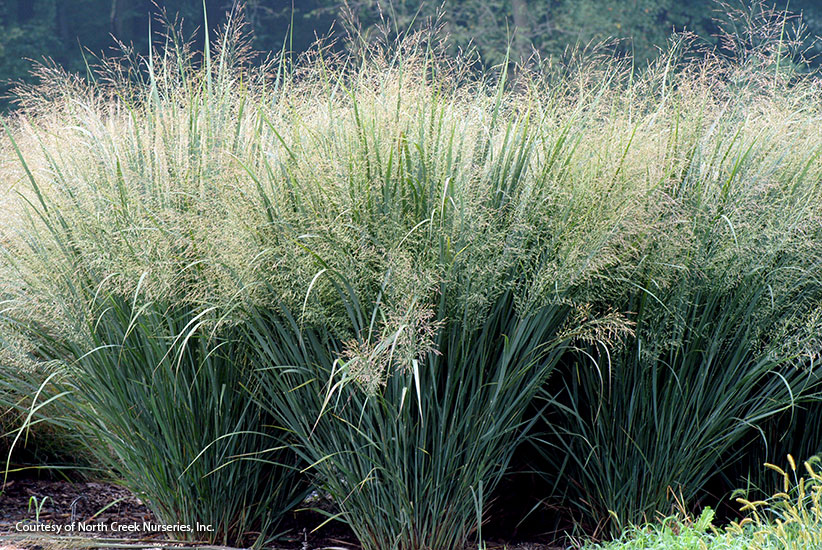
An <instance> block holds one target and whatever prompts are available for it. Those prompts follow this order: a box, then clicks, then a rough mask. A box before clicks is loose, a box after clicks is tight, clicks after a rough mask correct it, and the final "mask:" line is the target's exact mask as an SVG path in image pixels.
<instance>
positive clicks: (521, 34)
mask: <svg viewBox="0 0 822 550" xmlns="http://www.w3.org/2000/svg"><path fill="white" fill-rule="evenodd" d="M750 4H751V3H750V1H748V0H730V1H729V2H727V3H718V2H717V1H716V0H623V1H619V0H450V1H447V2H445V3H442V2H441V1H440V0H427V1H423V2H420V0H350V1H349V2H341V1H339V0H247V1H246V2H244V5H245V12H246V19H247V21H248V23H249V27H250V30H251V31H252V36H253V47H254V48H255V49H256V50H258V51H260V52H263V53H265V52H271V51H277V52H279V51H281V49H282V48H283V45H284V44H285V45H286V46H287V47H288V48H289V49H290V50H292V51H295V52H300V51H304V50H305V49H307V48H308V47H310V46H311V44H312V43H313V42H314V41H315V40H316V38H317V37H324V36H328V35H329V34H332V35H333V36H335V37H337V38H340V40H338V41H337V42H336V47H345V44H346V41H345V39H344V38H345V36H346V34H347V32H349V31H350V30H351V29H352V28H355V27H356V28H358V29H359V30H360V32H361V34H360V35H359V36H362V37H365V38H366V39H367V40H371V39H375V38H376V37H379V36H385V35H386V30H387V31H388V34H389V35H390V34H391V33H396V32H397V31H398V30H399V31H402V30H404V29H408V28H411V27H414V26H424V25H430V24H431V21H432V20H436V21H439V22H440V23H441V25H442V27H443V29H444V35H447V36H448V37H449V41H448V44H449V48H451V50H452V51H456V50H457V49H460V48H462V49H467V48H476V50H477V51H478V53H479V54H480V55H481V58H482V61H483V63H485V64H495V63H499V62H500V61H501V60H503V59H505V54H506V51H507V50H508V45H509V44H510V46H511V50H510V51H511V53H512V58H514V59H519V58H521V57H529V56H530V55H532V54H533V53H534V52H536V53H538V54H539V55H540V56H541V57H542V58H548V57H551V56H557V55H561V54H562V52H563V51H564V50H565V49H566V48H567V47H568V46H569V45H574V44H577V43H582V44H587V43H589V42H597V41H600V40H605V39H608V38H622V39H629V40H624V41H621V42H619V43H618V44H617V45H616V46H615V49H616V51H618V52H619V51H622V52H625V53H632V54H633V55H634V56H635V59H636V60H637V64H642V63H644V62H646V61H647V60H648V59H650V58H652V57H653V56H654V52H655V51H656V46H657V45H660V44H664V43H665V41H666V40H667V38H668V37H669V36H670V35H671V32H672V31H673V30H677V31H682V30H690V31H692V32H694V33H695V34H696V35H698V36H699V37H700V40H702V41H704V42H705V43H706V44H707V45H714V44H719V42H720V41H719V40H718V38H717V29H718V26H717V19H720V20H721V19H722V18H723V17H724V15H725V12H727V11H729V10H731V9H740V8H741V9H742V10H743V11H744V10H748V9H750ZM764 4H765V5H766V6H768V7H773V8H776V9H780V10H783V9H785V8H788V9H789V10H790V11H791V12H794V13H796V14H801V15H802V22H803V24H804V25H806V26H807V29H808V34H809V36H810V37H811V38H813V36H818V35H820V34H822V2H819V1H818V0H793V1H790V2H774V1H766V2H764ZM205 5H206V8H207V10H206V11H207V13H208V14H209V15H208V18H209V27H211V28H212V29H214V28H216V27H219V26H220V25H221V24H222V23H223V22H224V21H225V15H226V13H227V12H228V11H229V10H231V9H232V8H233V7H234V2H232V1H227V0H206V1H205ZM163 13H165V14H166V17H167V18H168V19H171V20H176V19H177V18H178V17H179V18H180V20H181V23H182V25H183V28H184V29H185V31H186V33H187V34H188V35H190V36H191V37H192V39H193V40H195V41H196V43H198V44H199V43H201V40H202V34H201V33H202V28H203V26H204V25H203V3H202V0H167V1H158V2H154V1H152V0H0V94H2V95H3V96H4V97H3V99H2V107H3V108H4V109H5V108H8V107H9V106H10V105H11V104H10V102H9V98H8V97H7V96H8V92H9V90H10V89H11V88H13V82H15V81H20V80H26V79H28V78H29V75H28V73H29V70H30V69H31V67H32V62H43V61H44V60H53V61H54V62H55V63H57V64H59V65H61V66H63V67H65V68H66V69H68V70H70V71H77V72H80V73H84V72H85V61H84V54H85V56H86V58H87V59H88V58H91V57H93V56H99V55H110V54H111V53H112V52H113V51H116V41H115V40H114V37H116V38H117V39H119V40H121V41H122V42H123V43H125V44H126V45H131V46H133V47H134V48H135V50H136V51H137V52H138V53H141V52H145V51H146V50H147V47H148V40H149V21H151V20H155V19H157V18H158V17H160V16H162V14H163ZM798 21H799V20H798V19H796V20H793V21H792V23H791V24H796V23H797V22H798ZM154 28H155V29H158V28H161V25H159V24H155V25H154ZM292 28H293V33H290V32H289V29H292ZM515 29H516V32H515ZM157 39H158V37H156V36H155V40H157ZM808 47H809V55H811V56H813V55H814V54H816V53H818V52H819V51H822V49H820V48H819V46H818V44H814V43H813V42H812V40H809V41H808Z"/></svg>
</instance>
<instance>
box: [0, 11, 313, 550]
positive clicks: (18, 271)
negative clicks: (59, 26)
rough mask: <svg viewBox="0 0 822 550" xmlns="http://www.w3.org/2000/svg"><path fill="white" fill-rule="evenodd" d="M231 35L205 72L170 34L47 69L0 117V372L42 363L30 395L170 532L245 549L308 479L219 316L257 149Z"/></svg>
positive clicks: (253, 93)
mask: <svg viewBox="0 0 822 550" xmlns="http://www.w3.org/2000/svg"><path fill="white" fill-rule="evenodd" d="M236 32H237V26H236V24H232V25H230V26H229V27H228V28H227V29H226V32H225V34H224V36H223V37H222V38H220V39H219V40H217V41H216V42H215V44H216V45H217V46H218V48H217V49H216V51H215V52H214V56H212V55H211V52H210V51H209V47H208V45H207V46H206V52H205V56H204V60H203V63H202V64H197V63H195V62H194V61H193V59H194V55H193V54H192V53H190V52H189V51H188V50H187V46H186V45H185V43H184V42H183V41H181V40H180V38H179V35H178V34H176V33H175V32H173V30H171V31H170V32H169V34H168V35H167V36H166V37H165V45H164V47H163V48H161V49H159V50H155V51H154V52H152V54H151V55H150V56H149V57H148V58H147V59H143V58H139V57H131V58H130V57H128V55H130V54H129V52H128V51H126V52H125V53H126V54H127V55H126V57H125V58H123V59H115V60H108V61H104V62H103V64H102V65H101V67H99V69H98V72H97V73H95V74H93V75H92V77H91V80H90V81H88V82H86V81H83V80H80V79H79V78H77V77H74V76H72V75H67V74H63V73H62V72H61V71H59V70H57V69H53V68H50V67H44V68H41V69H40V77H41V84H40V85H39V86H37V87H35V88H32V89H25V90H21V92H20V110H19V111H18V112H17V113H15V114H14V115H13V116H11V117H9V118H7V119H6V120H4V123H3V124H4V129H5V135H4V140H3V154H4V159H3V164H2V166H3V172H2V181H3V182H4V187H8V192H9V194H8V195H7V196H6V197H4V209H5V211H6V213H7V214H8V215H7V216H6V217H4V219H3V221H4V222H5V223H3V225H2V227H0V229H2V236H0V243H2V260H0V272H2V275H0V285H2V286H1V287H0V295H2V303H3V308H2V311H0V316H1V317H0V326H2V332H3V336H2V342H3V343H4V349H3V355H4V356H5V357H6V358H8V359H9V361H7V362H4V363H2V367H3V368H4V369H6V368H7V369H9V371H10V373H11V374H12V375H13V374H14V370H13V369H15V368H26V365H29V364H34V366H35V367H37V368H39V369H40V372H46V373H47V375H48V378H47V381H48V384H47V385H46V384H44V387H43V389H44V393H43V397H42V398H41V400H45V399H51V398H53V397H58V396H59V397H60V398H61V400H63V401H66V400H68V401H67V403H68V406H67V408H68V409H69V413H67V416H68V421H71V422H73V423H74V425H75V426H78V427H79V428H81V429H82V430H83V433H84V434H89V438H88V440H87V441H86V443H87V445H88V447H89V448H90V449H91V451H92V452H94V453H95V454H96V455H97V457H98V458H99V459H100V460H101V461H102V462H103V463H104V464H106V465H107V466H108V467H109V468H110V470H111V471H112V472H113V473H114V474H115V475H116V476H117V477H119V478H121V479H122V481H123V483H124V485H126V486H127V487H129V488H130V489H132V490H133V491H134V492H135V493H136V494H137V495H138V496H139V497H140V498H142V499H144V500H145V501H146V503H147V504H148V505H149V506H150V507H151V509H152V510H153V511H154V513H155V514H156V517H157V519H158V520H159V521H160V522H162V523H165V524H169V525H178V524H179V525H183V526H188V527H189V528H190V529H191V530H190V531H185V530H183V531H175V532H174V533H173V535H172V536H175V537H179V538H185V539H196V540H204V541H209V542H213V543H220V544H231V545H246V544H251V543H254V542H255V541H256V542H257V543H262V542H264V541H265V540H268V538H269V537H270V536H272V535H274V534H275V533H276V526H277V524H278V522H279V520H280V519H281V518H282V517H283V515H284V514H285V513H286V512H288V511H289V510H290V509H291V508H292V507H293V506H294V505H295V504H296V503H297V502H299V501H300V500H301V497H302V496H303V495H304V494H305V490H306V486H305V484H304V482H303V476H301V475H300V474H299V472H298V470H299V468H301V467H302V466H301V465H299V463H298V461H297V459H296V457H295V455H294V453H292V452H291V451H290V450H289V449H288V443H287V440H288V437H287V436H286V434H285V432H284V431H283V430H282V429H280V428H278V425H279V424H278V422H277V420H276V419H274V418H272V417H271V416H270V415H269V414H268V413H266V412H264V411H263V410H261V409H260V408H259V407H258V406H256V405H255V404H254V403H253V402H252V401H251V400H249V399H248V390H249V389H250V388H252V387H253V381H252V379H251V376H250V372H251V371H252V369H253V365H251V364H250V358H249V356H248V350H247V347H246V346H245V345H244V344H243V339H242V337H241V335H240V333H239V332H238V329H237V328H236V320H235V319H233V317H232V313H231V308H230V303H231V296H232V294H234V293H236V292H237V291H238V289H242V288H243V287H244V285H245V282H244V281H243V279H242V277H243V273H240V272H234V271H232V268H233V267H234V266H238V265H242V264H243V263H244V262H245V261H246V258H244V257H243V254H244V253H245V252H246V251H247V250H248V243H246V242H244V241H243V238H244V237H245V235H244V234H243V233H242V231H240V230H239V229H241V228H242V219H243V216H242V215H241V214H240V213H238V212H237V210H236V209H235V205H236V204H237V197H242V196H243V194H244V193H246V192H247V191H248V190H249V187H248V186H243V185H240V186H238V185H236V184H237V182H239V181H247V178H246V177H245V175H244V174H245V172H244V171H243V170H242V168H241V161H240V160H239V159H240V157H243V156H244V155H247V154H248V153H249V151H253V150H254V148H255V147H256V145H255V139H254V136H255V129H256V127H249V126H248V122H249V121H248V117H244V115H243V113H244V112H252V113H256V109H257V108H258V106H259V105H260V104H261V102H260V101H259V100H258V99H257V98H259V97H260V94H261V93H262V90H263V89H264V86H263V84H262V77H260V76H259V75H258V73H257V72H256V69H251V68H249V67H248V66H247V64H246V63H245V58H244V55H245V50H244V46H243V42H242V41H241V40H239V39H238V35H237V34H236ZM260 71H263V69H260ZM245 105H248V106H249V107H248V111H245ZM257 120H258V119H256V118H255V122H256V121H257ZM13 194H16V195H17V197H18V199H19V200H17V201H13V200H11V199H12V197H13ZM232 195H233V196H232ZM253 253H254V254H256V253H258V251H255V252H253ZM226 256H228V257H236V258H237V259H236V261H235V262H233V263H229V262H226V261H223V260H224V257H226ZM7 342H12V343H14V344H15V345H14V346H6V345H5V344H6V343H7ZM17 365H20V367H17ZM45 376H46V375H44V377H45ZM52 388H54V389H53V391H52ZM197 524H199V525H201V526H204V527H202V528H200V529H198V528H197Z"/></svg>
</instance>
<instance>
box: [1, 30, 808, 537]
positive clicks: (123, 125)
mask: <svg viewBox="0 0 822 550" xmlns="http://www.w3.org/2000/svg"><path fill="white" fill-rule="evenodd" d="M232 21H233V23H231V24H230V25H229V27H228V28H227V29H226V32H225V33H223V35H221V36H220V37H219V38H217V39H216V40H213V41H210V42H207V43H206V44H205V50H204V52H203V55H202V56H201V57H198V56H197V55H196V54H194V53H192V52H191V51H190V50H189V46H188V44H187V43H186V42H185V41H184V40H182V39H181V38H180V37H179V35H178V34H177V33H175V32H173V31H172V32H168V33H167V35H166V36H164V37H163V38H162V39H161V40H160V43H162V47H158V48H157V49H156V50H154V51H152V53H151V54H150V55H149V56H148V57H147V58H141V57H139V56H133V55H131V54H129V52H128V51H126V54H127V55H126V57H125V58H123V59H118V60H109V61H107V62H104V63H103V65H102V66H101V67H100V68H99V70H98V72H97V73H92V77H91V78H90V79H89V80H87V81H84V80H81V79H79V78H77V77H74V76H72V75H66V74H63V73H62V72H61V71H59V70H56V69H53V68H49V67H45V68H42V69H41V77H42V83H41V84H40V85H39V86H37V87H35V88H31V89H24V90H21V92H20V95H19V102H20V111H19V112H18V113H17V114H15V115H14V116H12V117H7V118H6V119H5V120H4V125H5V140H4V142H3V149H2V164H0V178H2V181H4V182H10V183H9V184H8V185H9V186H10V187H12V188H13V190H14V192H16V193H17V197H18V199H17V200H15V201H9V204H8V205H7V206H4V208H6V210H7V211H8V213H9V215H8V216H7V217H6V218H4V221H3V224H2V225H0V232H1V233H0V246H2V252H3V254H2V256H0V285H2V286H0V299H2V303H3V304H4V306H3V309H2V311H0V331H2V333H1V334H2V338H3V340H2V341H3V342H8V343H14V345H13V346H12V345H4V348H3V353H4V355H3V356H2V359H0V360H2V361H3V362H2V363H0V367H2V368H4V369H6V372H8V373H10V375H12V376H13V375H14V372H15V371H14V368H16V365H18V364H23V363H26V364H34V365H35V366H37V367H38V368H44V367H45V366H47V367H48V369H49V370H48V371H47V372H49V375H50V376H51V378H50V379H49V381H50V383H51V382H53V383H54V386H53V387H54V391H55V392H56V393H55V394H52V395H56V394H63V395H62V396H61V398H62V399H65V400H67V402H68V403H70V404H71V408H72V409H73V410H74V411H75V412H74V414H69V415H67V418H69V419H70V421H72V422H75V423H77V425H80V426H83V427H84V428H85V429H87V430H89V431H91V432H92V433H94V434H96V439H95V440H93V441H92V443H91V447H92V448H93V449H94V450H95V451H96V452H97V454H98V456H99V458H100V459H101V460H102V461H104V462H106V463H107V464H108V465H109V467H110V468H111V469H112V470H113V471H115V472H116V473H117V474H118V475H120V476H121V477H122V478H123V480H124V483H125V484H126V485H128V486H129V487H131V488H132V489H133V490H134V491H135V492H137V493H138V494H140V495H142V496H143V497H145V499H146V501H147V502H148V503H149V504H150V505H151V506H152V508H153V509H154V510H155V512H156V513H157V514H158V516H159V517H160V518H161V519H163V520H164V521H167V522H171V523H176V522H200V523H208V524H212V525H214V526H215V527H217V530H216V531H215V532H214V533H205V534H197V533H194V534H192V535H191V536H192V537H194V538H202V539H205V540H209V541H212V542H221V543H224V544H251V543H253V542H255V541H256V542H257V543H258V544H261V543H262V542H264V541H265V540H266V538H267V536H268V535H271V534H273V533H275V532H276V527H277V522H278V519H280V518H282V517H283V515H284V514H285V513H287V512H288V510H289V509H290V508H291V507H292V506H293V505H294V504H296V502H298V501H299V499H300V497H301V495H303V494H304V491H305V489H306V485H305V480H306V476H308V478H309V479H310V481H311V482H313V483H314V484H315V486H316V487H318V488H320V489H322V490H324V491H326V492H327V493H328V494H330V495H331V497H332V498H333V499H334V501H335V503H336V506H337V508H338V509H337V511H336V512H334V513H333V514H332V515H334V519H341V520H343V521H345V522H347V523H348V524H349V525H350V526H351V528H352V530H353V531H354V533H355V534H356V536H357V537H358V539H359V541H360V543H361V544H362V545H363V546H364V547H366V548H373V549H389V548H396V549H403V550H405V549H423V548H436V549H438V550H446V549H450V548H461V547H462V546H463V545H464V544H465V543H466V542H470V541H472V540H474V539H481V538H482V533H481V531H482V526H483V524H484V522H485V519H486V514H487V511H488V503H489V501H490V500H491V499H492V498H493V495H494V489H495V487H496V486H497V484H498V483H499V480H500V478H501V476H503V475H504V474H505V472H506V470H507V467H508V464H509V462H510V460H511V457H512V453H513V452H514V450H515V449H516V448H517V446H518V445H519V444H520V443H521V442H522V441H523V440H524V439H525V438H526V437H527V436H528V435H529V434H530V433H531V432H532V431H533V430H534V429H536V428H535V426H537V425H538V426H540V429H539V431H540V434H539V437H534V438H532V440H533V441H534V442H535V443H536V445H537V447H538V448H539V449H540V450H541V453H542V455H543V462H542V463H541V466H540V468H541V469H542V471H543V472H544V474H545V475H546V476H547V477H549V478H552V479H554V480H556V479H557V477H558V476H566V477H567V478H568V479H571V480H572V482H571V483H567V484H564V485H565V486H567V487H568V489H567V491H565V492H564V494H563V493H559V492H558V493H557V494H556V495H549V496H550V497H552V498H555V499H557V498H564V499H565V500H564V501H563V506H566V507H575V508H576V510H578V511H581V513H582V514H585V515H586V516H587V518H588V521H590V522H591V523H596V522H599V521H602V520H603V518H609V517H610V518H614V517H616V518H617V519H618V521H614V522H611V523H610V525H609V529H613V530H614V531H617V530H619V529H620V528H621V527H622V526H624V525H627V524H629V523H636V522H638V521H640V520H641V519H642V518H644V517H649V516H652V515H653V514H655V513H656V512H658V511H660V510H662V511H663V512H667V510H666V507H667V506H668V500H667V495H668V492H669V490H670V489H673V490H675V492H676V493H677V494H682V495H683V496H684V497H685V498H686V499H687V501H689V502H691V501H693V500H695V499H696V498H698V497H704V496H705V493H706V484H707V480H708V478H709V477H710V476H712V475H716V474H717V473H718V472H719V475H722V474H723V473H727V472H729V471H730V470H722V469H723V468H726V467H728V466H727V465H728V464H733V463H734V462H735V461H736V462H738V461H741V460H744V453H745V451H746V449H747V448H748V447H746V445H747V446H750V445H753V444H756V443H755V441H756V438H757V437H758V435H759V434H762V433H766V431H767V430H769V429H770V428H772V427H773V425H772V424H769V423H770V422H781V421H783V420H784V418H785V415H790V414H791V413H792V412H793V411H794V409H795V408H796V407H799V406H803V407H804V406H815V405H809V404H811V403H812V400H813V396H814V394H815V392H816V391H817V390H818V388H817V384H818V377H817V374H816V369H815V365H816V363H817V361H818V359H819V339H818V334H819V332H820V328H822V327H821V325H822V318H820V317H819V313H818V304H819V302H820V298H822V296H820V292H822V285H820V284H819V281H820V268H822V264H821V263H820V258H822V255H820V253H822V247H821V246H820V243H822V238H820V237H822V233H821V232H822V224H821V220H822V215H821V214H822V212H821V211H820V209H822V200H820V199H822V196H820V194H821V193H822V188H820V185H819V181H820V179H822V162H820V150H822V138H820V134H819V133H818V131H817V130H818V124H819V121H820V119H822V112H820V107H819V106H820V105H822V102H821V101H820V99H822V98H820V91H821V90H820V86H819V81H818V80H814V79H813V78H811V77H807V76H803V75H801V74H798V73H795V72H787V70H786V69H785V68H784V67H782V66H781V65H780V63H777V68H774V67H773V63H772V62H773V60H774V58H773V57H771V58H768V59H769V61H768V62H767V63H766V62H762V63H759V64H756V63H754V62H753V61H752V60H751V58H749V57H745V58H732V59H727V58H722V57H717V56H715V55H712V54H705V53H704V52H698V51H697V50H689V49H688V46H687V40H685V39H679V40H676V41H674V42H673V43H672V47H671V50H670V51H669V52H667V53H666V54H665V55H663V56H661V58H660V61H659V63H657V64H655V65H654V66H652V67H651V68H649V69H648V70H647V71H646V72H638V71H636V70H634V69H633V68H632V67H631V66H630V64H627V63H625V62H624V61H620V60H613V59H611V60H607V59H602V58H599V57H596V56H590V55H581V54H580V55H576V54H574V55H571V56H570V57H569V58H568V59H567V60H565V63H563V64H562V65H561V67H558V66H557V65H555V64H553V62H552V63H548V62H545V63H540V62H535V63H534V65H533V66H530V67H519V68H517V69H516V70H514V68H512V67H508V66H503V67H500V68H499V69H498V70H496V71H492V72H489V73H486V74H477V73H476V72H474V70H473V67H474V66H475V63H474V61H475V60H474V59H473V58H471V57H467V58H448V57H444V56H442V55H441V54H440V53H439V52H440V51H441V50H440V49H439V48H438V46H437V35H436V33H433V32H432V33H425V32H424V33H420V34H415V35H412V36H407V37H405V38H404V39H403V40H399V41H397V42H386V43H380V44H377V45H376V46H373V47H371V48H362V49H359V50H357V51H358V52H359V53H358V54H352V55H345V54H335V53H333V51H332V50H330V49H328V48H323V47H321V46H320V47H318V48H317V50H316V51H314V52H313V53H312V54H310V55H308V56H307V57H305V58H304V59H301V60H298V61H297V62H292V61H291V60H289V59H288V57H287V56H286V55H285V54H283V55H282V56H280V57H279V58H278V59H275V60H274V61H271V62H266V63H262V64H257V63H253V62H252V61H251V58H250V57H249V56H248V51H247V48H246V47H245V41H244V38H243V35H242V32H241V30H240V29H241V25H240V24H239V23H238V22H237V19H236V18H234V19H232ZM130 55H131V57H129V56H130ZM776 55H784V53H783V50H781V49H779V50H777V53H776ZM765 57H766V58H767V56H765ZM49 387H52V386H51V385H50V386H49ZM537 395H540V396H541V399H537V400H534V398H535V396H537ZM538 423H539V424H538ZM817 436H818V434H808V436H807V437H808V438H813V437H817ZM776 443H778V442H775V441H768V444H776ZM808 445H810V446H812V445H813V443H808ZM640 480H646V481H647V484H643V483H641V482H640ZM669 488H670V489H669ZM620 522H622V523H620Z"/></svg>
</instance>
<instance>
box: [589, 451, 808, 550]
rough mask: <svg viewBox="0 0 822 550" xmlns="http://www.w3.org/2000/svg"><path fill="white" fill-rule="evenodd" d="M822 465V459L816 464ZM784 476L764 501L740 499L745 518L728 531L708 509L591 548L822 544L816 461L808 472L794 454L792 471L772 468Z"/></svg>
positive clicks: (686, 549) (705, 549) (775, 549)
mask: <svg viewBox="0 0 822 550" xmlns="http://www.w3.org/2000/svg"><path fill="white" fill-rule="evenodd" d="M812 462H813V463H814V464H816V463H818V459H817V460H814V461H812ZM766 466H767V467H768V468H769V469H770V470H771V471H775V472H777V473H778V474H779V485H780V489H781V490H780V491H778V492H776V493H775V494H773V495H772V496H770V497H767V498H765V499H764V500H748V499H746V498H737V499H736V500H737V502H738V503H739V504H740V505H741V511H742V512H743V514H744V515H745V517H744V518H743V519H741V520H740V521H734V522H732V523H731V524H730V525H729V526H727V527H726V528H724V529H720V528H718V527H716V526H714V525H713V524H712V522H713V517H714V512H713V510H711V509H710V508H706V509H705V510H703V512H702V513H701V515H700V516H699V518H698V519H696V520H693V519H692V518H688V516H687V514H685V515H684V516H683V515H681V514H680V515H678V516H670V517H668V518H665V519H664V520H663V521H661V522H660V523H659V524H657V525H646V526H643V527H631V528H629V529H628V530H627V532H626V533H625V534H624V535H623V536H622V537H620V539H619V540H615V541H612V542H609V543H605V544H589V545H586V546H584V548H586V549H591V550H593V549H602V550H633V549H637V550H639V549H643V550H646V549H647V550H652V549H656V548H659V549H666V550H667V549H672V550H679V549H682V550H690V549H694V550H697V549H698V550H724V549H727V550H733V549H736V548H739V549H742V548H745V549H752V550H799V549H804V548H818V547H819V546H820V545H822V516H820V507H819V503H820V496H822V485H820V482H822V477H820V476H819V474H818V473H817V472H816V469H815V468H814V466H813V465H812V464H811V462H805V463H804V464H803V467H804V471H798V470H797V464H796V462H795V461H794V459H793V457H792V456H791V455H788V468H786V469H782V468H780V467H779V466H776V465H773V464H766Z"/></svg>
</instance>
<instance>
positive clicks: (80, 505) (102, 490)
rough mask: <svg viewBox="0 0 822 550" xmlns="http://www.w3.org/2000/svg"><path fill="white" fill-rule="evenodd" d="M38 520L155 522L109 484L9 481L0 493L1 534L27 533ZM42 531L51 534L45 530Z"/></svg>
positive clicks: (57, 523)
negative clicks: (25, 529)
mask: <svg viewBox="0 0 822 550" xmlns="http://www.w3.org/2000/svg"><path fill="white" fill-rule="evenodd" d="M38 520H39V521H40V523H41V524H42V525H45V526H63V527H64V528H65V526H66V525H69V524H71V523H72V522H84V523H86V524H103V525H110V524H112V523H113V522H117V523H120V524H133V523H137V524H142V523H143V522H144V521H146V522H154V517H153V516H152V514H151V512H150V511H149V510H148V508H146V506H145V505H144V504H143V503H142V502H140V500H139V499H138V498H136V497H135V496H134V495H132V494H131V493H130V492H128V491H127V490H126V489H123V488H122V487H118V486H116V485H112V484H110V483H99V482H88V483H70V482H68V481H44V480H34V479H14V480H9V481H8V482H7V483H6V486H5V489H4V490H3V491H2V493H0V535H3V534H14V533H23V532H27V531H23V525H33V524H36V523H37V521H38ZM20 522H22V523H20ZM41 532H43V533H47V534H50V533H52V532H50V531H46V528H43V529H41ZM61 534H64V533H61ZM100 534H101V535H103V536H105V535H106V533H100ZM143 535H144V534H143V533H139V532H121V533H117V534H116V536H117V537H118V538H141V537H142V536H143Z"/></svg>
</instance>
